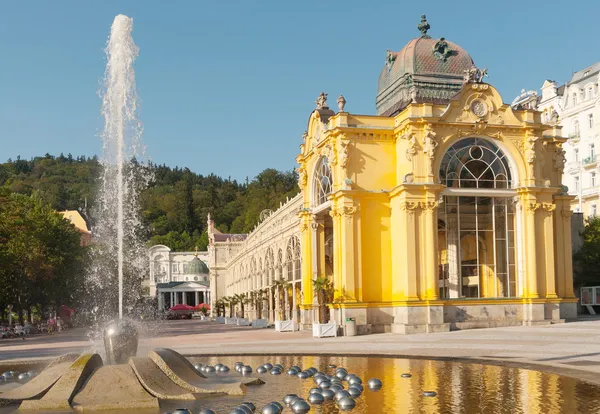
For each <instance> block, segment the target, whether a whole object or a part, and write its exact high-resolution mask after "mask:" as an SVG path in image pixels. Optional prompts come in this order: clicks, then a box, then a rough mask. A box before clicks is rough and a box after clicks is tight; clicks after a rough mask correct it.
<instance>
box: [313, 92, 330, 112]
mask: <svg viewBox="0 0 600 414" xmlns="http://www.w3.org/2000/svg"><path fill="white" fill-rule="evenodd" d="M315 104H316V105H317V109H323V108H327V94H326V93H325V92H321V94H320V95H319V97H318V98H317V100H316V101H315Z"/></svg>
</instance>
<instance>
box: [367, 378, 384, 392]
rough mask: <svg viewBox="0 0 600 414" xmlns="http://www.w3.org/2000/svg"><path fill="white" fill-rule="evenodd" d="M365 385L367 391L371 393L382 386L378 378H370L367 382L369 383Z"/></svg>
mask: <svg viewBox="0 0 600 414" xmlns="http://www.w3.org/2000/svg"><path fill="white" fill-rule="evenodd" d="M367 385H368V386H369V389H370V390H371V391H377V390H379V389H381V387H382V386H383V384H382V383H381V380H380V379H378V378H371V379H370V380H369V382H368V383H367Z"/></svg>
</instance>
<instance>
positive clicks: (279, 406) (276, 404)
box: [271, 401, 283, 411]
mask: <svg viewBox="0 0 600 414" xmlns="http://www.w3.org/2000/svg"><path fill="white" fill-rule="evenodd" d="M271 404H273V405H274V406H276V407H277V408H279V411H283V405H281V403H280V402H279V401H273V402H272V403H271Z"/></svg>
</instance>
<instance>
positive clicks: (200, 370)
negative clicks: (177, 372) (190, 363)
mask: <svg viewBox="0 0 600 414" xmlns="http://www.w3.org/2000/svg"><path fill="white" fill-rule="evenodd" d="M194 368H195V369H196V371H198V372H202V364H194Z"/></svg>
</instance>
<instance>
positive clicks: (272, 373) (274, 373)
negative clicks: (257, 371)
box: [271, 368, 281, 375]
mask: <svg viewBox="0 0 600 414" xmlns="http://www.w3.org/2000/svg"><path fill="white" fill-rule="evenodd" d="M271 375H281V370H280V369H279V368H273V369H272V370H271Z"/></svg>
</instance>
